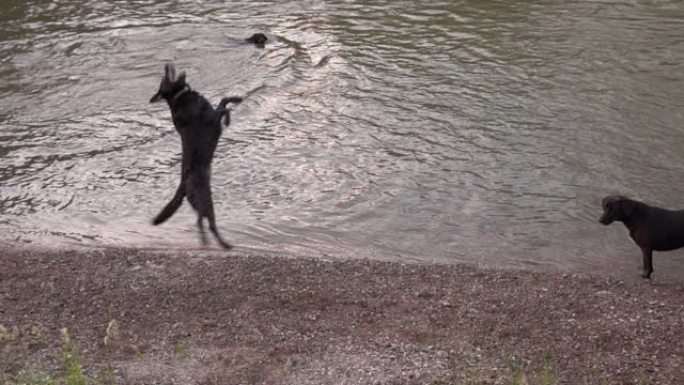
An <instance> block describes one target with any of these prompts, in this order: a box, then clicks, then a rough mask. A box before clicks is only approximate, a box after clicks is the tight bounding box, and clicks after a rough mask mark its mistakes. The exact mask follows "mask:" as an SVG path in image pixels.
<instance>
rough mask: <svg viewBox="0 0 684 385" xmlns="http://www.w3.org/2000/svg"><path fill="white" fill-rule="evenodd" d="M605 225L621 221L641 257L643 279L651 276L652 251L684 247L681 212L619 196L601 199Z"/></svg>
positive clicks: (602, 217) (683, 226)
mask: <svg viewBox="0 0 684 385" xmlns="http://www.w3.org/2000/svg"><path fill="white" fill-rule="evenodd" d="M601 205H602V206H603V215H602V216H601V218H600V219H599V222H601V223H602V224H604V225H609V224H611V223H613V221H620V222H622V223H624V224H625V226H626V227H627V229H628V230H629V236H630V237H632V239H633V240H634V242H635V243H636V244H637V245H638V246H639V247H640V248H641V252H642V253H643V256H644V272H643V274H641V276H642V277H644V278H650V277H651V273H653V260H652V257H653V251H668V250H674V249H678V248H680V247H684V210H677V211H673V210H666V209H661V208H658V207H653V206H649V205H647V204H646V203H643V202H639V201H635V200H633V199H629V198H625V197H623V196H619V195H612V196H608V197H605V198H603V202H601Z"/></svg>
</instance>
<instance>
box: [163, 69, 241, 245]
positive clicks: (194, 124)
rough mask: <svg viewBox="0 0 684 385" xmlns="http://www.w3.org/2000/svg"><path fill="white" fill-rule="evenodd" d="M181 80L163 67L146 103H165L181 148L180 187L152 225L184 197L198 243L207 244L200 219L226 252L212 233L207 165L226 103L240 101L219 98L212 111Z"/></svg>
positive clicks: (168, 214) (226, 112)
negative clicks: (192, 215) (193, 217)
mask: <svg viewBox="0 0 684 385" xmlns="http://www.w3.org/2000/svg"><path fill="white" fill-rule="evenodd" d="M185 77H186V75H185V72H181V73H180V75H179V76H178V77H176V70H175V68H174V66H173V64H167V65H166V67H165V68H164V77H163V78H162V80H161V84H160V85H159V91H157V93H156V94H155V95H154V96H153V97H152V98H151V99H150V103H154V102H158V101H161V100H166V102H167V103H168V105H169V109H171V117H172V119H173V124H174V126H175V127H176V131H178V133H179V134H180V136H181V141H182V145H183V159H182V162H181V180H180V184H179V185H178V189H177V190H176V194H175V195H174V196H173V198H172V199H171V201H170V202H169V203H168V204H167V205H166V207H164V208H163V209H162V211H161V212H160V213H159V215H157V216H156V217H155V218H154V220H153V221H152V223H153V224H154V225H159V224H161V223H163V222H164V221H166V220H167V219H169V218H170V217H171V216H172V215H173V213H175V212H176V210H178V208H179V207H180V205H181V203H183V198H184V197H187V198H188V202H190V205H191V206H192V207H193V208H194V209H195V211H197V214H198V219H197V226H198V227H199V231H200V236H201V240H202V243H203V244H206V243H207V238H206V234H205V232H204V223H203V219H204V218H206V219H207V220H208V221H209V230H211V232H212V233H213V234H214V236H215V237H216V240H217V241H218V242H219V243H220V244H221V246H223V248H225V249H230V248H231V247H232V246H231V245H230V243H228V242H226V241H225V240H224V239H223V238H221V236H220V235H219V233H218V230H217V229H216V219H215V217H214V204H213V201H212V199H211V186H210V180H211V161H212V158H213V157H214V151H215V150H216V145H217V143H218V140H219V138H220V137H221V131H222V127H221V119H222V118H223V123H224V124H225V125H226V126H228V125H229V124H230V111H229V110H228V109H227V108H226V106H227V105H228V104H229V103H234V104H238V103H240V102H242V98H240V97H236V96H233V97H226V98H223V99H221V102H220V103H219V104H218V107H217V108H216V109H214V108H213V107H212V106H211V104H209V102H208V101H207V100H206V99H205V98H204V97H203V96H202V95H200V94H199V93H197V92H195V91H193V90H191V89H190V86H188V84H187V83H186V82H185Z"/></svg>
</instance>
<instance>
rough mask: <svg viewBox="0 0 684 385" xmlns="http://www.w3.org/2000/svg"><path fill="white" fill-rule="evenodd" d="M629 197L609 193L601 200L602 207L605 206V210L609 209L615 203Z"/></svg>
mask: <svg viewBox="0 0 684 385" xmlns="http://www.w3.org/2000/svg"><path fill="white" fill-rule="evenodd" d="M624 199H627V198H625V197H623V196H621V195H609V196H607V197H605V198H603V200H602V201H601V208H603V211H608V208H609V206H612V205H613V203H616V202H619V201H621V200H624Z"/></svg>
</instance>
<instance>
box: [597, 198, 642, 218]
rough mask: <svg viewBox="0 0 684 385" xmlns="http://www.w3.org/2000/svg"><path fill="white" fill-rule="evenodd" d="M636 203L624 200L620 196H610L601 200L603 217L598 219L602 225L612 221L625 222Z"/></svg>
mask: <svg viewBox="0 0 684 385" xmlns="http://www.w3.org/2000/svg"><path fill="white" fill-rule="evenodd" d="M636 203H637V202H636V201H633V200H631V199H629V198H625V197H623V196H620V195H611V196H607V197H605V198H603V201H602V202H601V206H602V207H603V215H601V218H600V219H599V222H601V223H602V224H604V225H609V224H611V223H613V222H614V221H621V222H623V221H625V220H626V219H629V217H630V216H632V213H633V212H634V208H635V207H636Z"/></svg>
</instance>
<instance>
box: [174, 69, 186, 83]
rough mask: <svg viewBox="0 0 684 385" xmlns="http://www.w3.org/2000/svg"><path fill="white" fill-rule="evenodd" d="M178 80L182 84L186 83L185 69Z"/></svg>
mask: <svg viewBox="0 0 684 385" xmlns="http://www.w3.org/2000/svg"><path fill="white" fill-rule="evenodd" d="M176 82H177V83H178V84H180V85H183V86H184V85H185V71H182V72H181V73H180V75H178V79H177V80H176Z"/></svg>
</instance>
